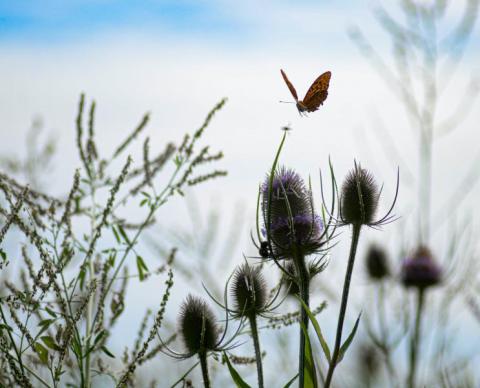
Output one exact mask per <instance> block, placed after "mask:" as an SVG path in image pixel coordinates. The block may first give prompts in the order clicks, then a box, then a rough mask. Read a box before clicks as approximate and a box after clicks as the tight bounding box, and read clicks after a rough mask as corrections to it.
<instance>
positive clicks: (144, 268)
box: [137, 255, 148, 281]
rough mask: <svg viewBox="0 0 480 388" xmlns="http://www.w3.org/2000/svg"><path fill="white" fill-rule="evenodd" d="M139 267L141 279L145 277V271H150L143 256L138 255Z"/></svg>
mask: <svg viewBox="0 0 480 388" xmlns="http://www.w3.org/2000/svg"><path fill="white" fill-rule="evenodd" d="M137 269H138V277H139V278H140V281H143V280H144V279H145V272H148V267H147V265H146V264H145V262H144V261H143V258H142V256H139V255H137Z"/></svg>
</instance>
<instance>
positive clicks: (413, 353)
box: [408, 288, 425, 388]
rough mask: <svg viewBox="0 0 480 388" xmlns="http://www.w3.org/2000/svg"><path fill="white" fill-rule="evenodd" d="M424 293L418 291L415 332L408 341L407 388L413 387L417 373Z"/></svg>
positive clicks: (422, 290) (421, 289)
mask: <svg viewBox="0 0 480 388" xmlns="http://www.w3.org/2000/svg"><path fill="white" fill-rule="evenodd" d="M424 300H425V292H424V289H423V288H420V289H419V290H418V299H417V313H416V316H415V331H414V333H413V337H412V339H411V341H410V373H409V375H408V387H409V388H414V387H415V376H416V372H417V354H418V351H419V348H420V323H421V319H422V311H423V303H424Z"/></svg>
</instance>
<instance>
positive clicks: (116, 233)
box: [112, 225, 120, 244]
mask: <svg viewBox="0 0 480 388" xmlns="http://www.w3.org/2000/svg"><path fill="white" fill-rule="evenodd" d="M112 232H113V235H114V236H115V240H117V243H119V244H120V236H119V235H118V232H117V230H116V229H115V227H114V226H113V225H112Z"/></svg>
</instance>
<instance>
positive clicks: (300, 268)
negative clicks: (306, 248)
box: [294, 249, 310, 388]
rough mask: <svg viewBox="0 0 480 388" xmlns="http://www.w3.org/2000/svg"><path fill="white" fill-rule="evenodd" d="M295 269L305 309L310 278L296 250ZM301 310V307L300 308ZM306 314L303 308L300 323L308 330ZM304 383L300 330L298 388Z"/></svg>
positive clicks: (302, 344) (302, 258)
mask: <svg viewBox="0 0 480 388" xmlns="http://www.w3.org/2000/svg"><path fill="white" fill-rule="evenodd" d="M294 263H295V267H296V269H297V274H298V281H299V289H300V298H302V300H303V301H304V303H305V304H306V305H307V307H310V292H309V290H310V278H309V274H308V270H307V266H306V264H305V256H304V255H303V253H302V252H301V251H299V250H298V249H297V251H296V254H295V257H294ZM300 308H301V307H300ZM308 321H309V318H308V314H307V312H306V310H305V309H304V308H301V322H302V323H303V325H304V326H305V330H308ZM304 381H305V334H304V332H303V330H302V328H300V348H299V352H298V386H299V387H300V388H303V385H304Z"/></svg>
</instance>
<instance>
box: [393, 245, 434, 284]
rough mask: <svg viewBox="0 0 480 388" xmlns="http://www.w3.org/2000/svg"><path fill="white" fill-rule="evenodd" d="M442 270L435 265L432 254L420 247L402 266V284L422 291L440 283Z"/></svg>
mask: <svg viewBox="0 0 480 388" xmlns="http://www.w3.org/2000/svg"><path fill="white" fill-rule="evenodd" d="M441 280H442V270H441V268H440V267H439V266H438V265H437V263H435V261H434V259H433V256H432V253H431V252H430V250H429V249H428V248H426V247H420V248H418V249H417V250H416V252H415V253H414V254H413V256H411V257H409V258H406V259H405V260H404V261H403V264H402V282H403V284H404V285H405V286H406V287H417V288H421V289H424V288H426V287H430V286H433V285H436V284H438V283H440V282H441Z"/></svg>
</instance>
